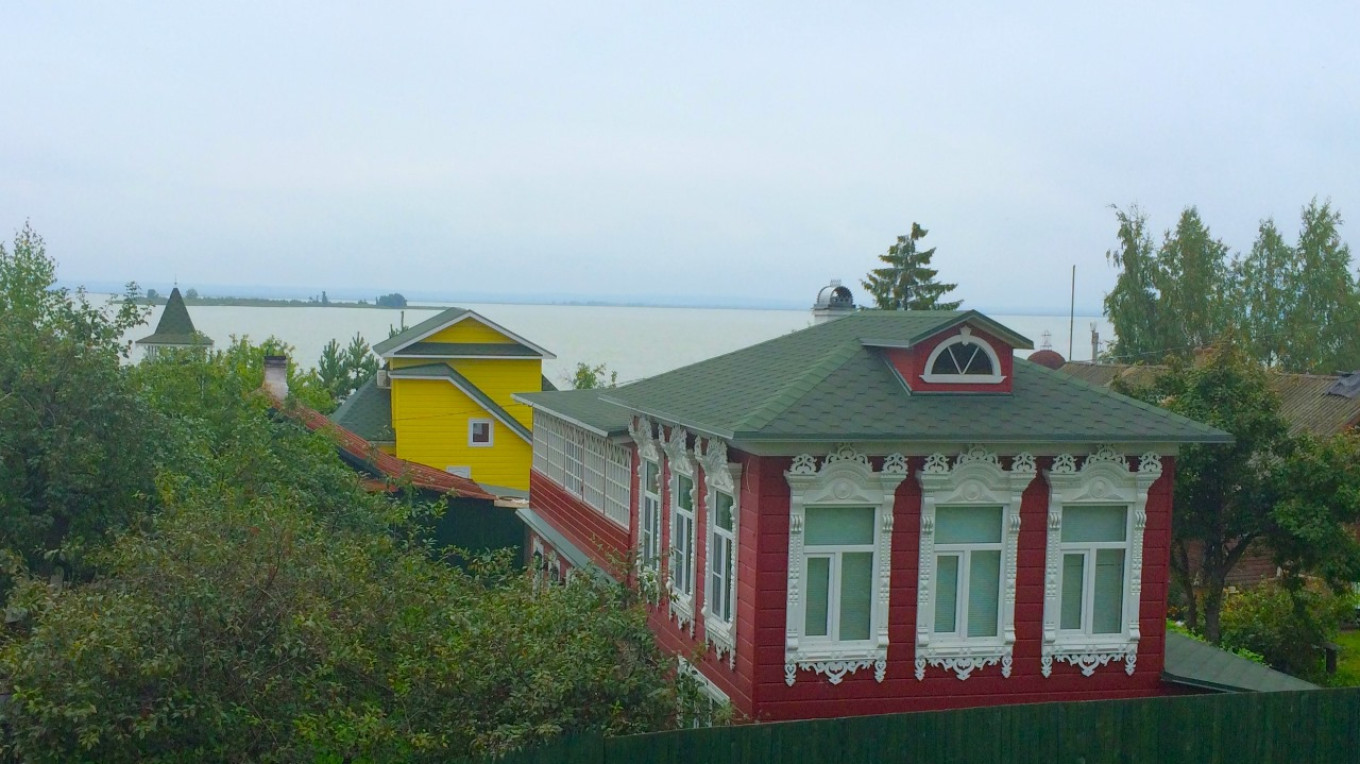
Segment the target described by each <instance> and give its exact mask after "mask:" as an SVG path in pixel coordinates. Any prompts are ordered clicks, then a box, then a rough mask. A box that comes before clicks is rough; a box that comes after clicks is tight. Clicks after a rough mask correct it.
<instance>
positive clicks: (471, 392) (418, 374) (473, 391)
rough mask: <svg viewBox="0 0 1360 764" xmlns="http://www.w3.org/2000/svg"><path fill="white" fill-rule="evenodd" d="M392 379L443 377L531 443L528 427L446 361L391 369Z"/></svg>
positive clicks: (531, 437) (532, 438)
mask: <svg viewBox="0 0 1360 764" xmlns="http://www.w3.org/2000/svg"><path fill="white" fill-rule="evenodd" d="M388 376H390V377H391V378H392V379H444V380H448V381H449V382H452V383H453V385H454V387H457V388H458V389H459V390H462V391H463V393H464V394H466V395H467V396H468V397H469V398H471V399H472V400H474V401H476V402H477V405H479V406H481V407H482V408H483V409H486V412H487V413H488V414H491V416H493V417H495V418H496V419H498V420H499V421H500V422H501V424H503V425H505V426H506V427H509V428H510V429H511V430H513V431H514V432H515V434H516V435H518V436H520V437H521V438H523V439H524V440H526V441H528V442H530V443H532V442H533V440H534V436H533V433H532V432H530V431H529V428H528V427H525V426H524V425H522V424H520V422H519V420H518V419H515V418H514V417H513V416H511V415H510V412H508V411H506V410H505V409H504V408H503V407H502V406H501V405H500V404H499V403H497V402H495V401H494V400H492V399H491V396H489V395H487V394H486V393H484V392H482V390H481V388H479V387H477V386H476V385H474V384H473V383H472V381H471V380H469V379H468V378H467V377H465V376H463V375H462V374H459V373H458V372H457V371H456V370H454V368H453V367H452V366H449V365H448V364H446V363H427V364H422V365H420V366H410V367H407V368H404V369H393V370H392V371H390V372H389V373H388Z"/></svg>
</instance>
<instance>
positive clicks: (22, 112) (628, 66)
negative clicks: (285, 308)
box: [0, 0, 1360, 313]
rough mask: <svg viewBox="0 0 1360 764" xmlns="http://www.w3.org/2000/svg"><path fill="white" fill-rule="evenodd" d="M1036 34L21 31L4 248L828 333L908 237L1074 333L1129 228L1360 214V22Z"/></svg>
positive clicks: (124, 23) (8, 111) (1265, 13)
mask: <svg viewBox="0 0 1360 764" xmlns="http://www.w3.org/2000/svg"><path fill="white" fill-rule="evenodd" d="M1031 5H1035V4H1021V3H999V2H997V3H969V2H957V1H956V2H947V3H929V4H925V3H907V2H901V1H900V0H899V1H898V2H863V3H853V4H835V3H826V2H816V3H810V2H795V1H791V0H781V1H780V2H768V3H765V2H762V3H731V2H721V3H708V2H687V3H683V4H681V3H673V4H667V6H668V7H663V6H662V4H659V3H624V2H619V3H597V2H584V1H581V0H578V1H577V2H571V3H543V4H537V3H535V4H527V3H519V2H506V1H504V0H502V1H500V2H494V3H466V2H428V3H426V2H385V3H370V4H363V6H364V7H359V4H354V3H337V2H324V3H323V2H310V3H301V2H284V1H281V0H271V2H268V3H252V2H236V3H220V2H219V3H211V4H209V3H197V2H182V3H166V2H154V3H153V2H121V3H51V2H28V1H26V0H18V1H16V0H7V1H6V2H5V3H3V4H2V5H0V32H2V33H3V42H0V93H3V96H4V116H3V118H0V226H3V232H4V234H5V236H4V238H5V239H9V238H11V237H10V236H9V233H10V232H11V231H13V230H14V229H17V228H18V227H20V226H21V225H22V224H23V222H24V220H26V219H27V220H31V222H32V224H33V226H34V227H35V228H36V229H37V230H38V231H39V232H40V233H41V234H42V235H43V236H44V237H45V238H46V240H47V244H48V252H49V254H51V255H53V256H54V257H55V258H56V259H57V260H58V262H59V275H60V277H61V278H63V279H64V280H67V281H75V282H85V283H95V282H108V281H113V282H123V281H126V280H129V279H135V280H138V281H140V282H142V283H143V284H150V285H156V284H166V283H169V282H170V281H171V280H172V279H174V278H178V280H179V283H180V285H181V286H199V287H200V290H201V291H202V290H203V288H204V287H207V286H211V285H238V284H239V285H253V284H261V285H281V286H287V287H296V288H297V290H298V292H299V293H302V294H309V293H313V292H317V291H319V290H321V289H330V290H332V293H335V292H339V291H342V290H344V289H346V288H358V289H359V292H360V293H364V292H365V290H366V291H369V292H372V293H373V294H377V293H379V292H385V291H389V290H393V289H395V290H398V291H405V292H413V293H419V292H439V291H443V292H448V293H453V294H457V293H460V292H473V291H475V292H479V293H486V292H492V293H502V294H545V295H546V294H551V295H562V294H568V295H578V296H581V297H590V298H601V297H603V298H610V297H614V298H624V297H632V296H639V295H659V296H669V297H672V298H675V297H686V296H706V297H710V298H717V299H720V300H723V301H727V302H743V301H770V300H777V301H784V302H789V303H792V304H794V305H798V306H801V305H803V304H810V302H811V300H812V298H813V296H814V295H815V294H816V292H817V289H818V288H819V287H821V286H822V285H824V284H825V283H826V282H827V281H828V280H829V279H831V278H841V279H844V280H845V281H846V282H847V283H852V282H853V283H854V286H858V283H857V281H858V278H859V277H861V276H862V275H863V274H864V272H865V271H866V270H867V269H869V268H870V267H873V265H874V264H875V256H876V255H877V254H879V253H881V252H883V251H884V250H885V249H886V248H887V246H888V245H889V244H891V243H892V241H893V240H894V239H895V237H896V236H897V235H898V234H902V233H906V232H907V231H908V230H909V229H910V227H911V223H912V221H913V220H915V221H919V222H920V223H921V224H922V225H923V226H925V227H926V228H928V229H929V230H930V236H929V237H927V239H926V240H925V241H926V243H927V244H933V245H935V246H936V247H938V252H937V254H936V259H935V262H936V265H937V266H938V268H939V270H940V275H941V278H942V279H944V280H947V281H957V282H958V283H959V288H958V290H957V293H956V295H957V296H959V297H962V298H964V299H965V301H966V302H965V306H967V307H977V308H981V309H985V310H992V311H997V312H1004V311H1008V310H1013V309H1026V310H1034V311H1040V312H1052V313H1062V312H1065V311H1066V308H1067V302H1068V289H1069V277H1070V269H1071V267H1072V266H1073V265H1074V264H1075V265H1076V266H1077V287H1078V299H1077V302H1078V305H1079V307H1081V306H1087V307H1090V308H1098V306H1099V304H1100V300H1101V298H1102V297H1103V295H1104V293H1105V292H1106V291H1108V289H1109V288H1110V286H1111V285H1112V283H1113V280H1114V271H1113V269H1111V268H1110V267H1109V266H1108V264H1107V263H1106V260H1105V251H1106V250H1107V249H1109V248H1111V247H1112V246H1113V245H1114V243H1115V231H1116V224H1115V220H1114V215H1113V213H1112V211H1111V210H1110V209H1109V205H1111V204H1117V205H1120V206H1125V205H1129V204H1133V203H1137V204H1139V205H1141V206H1142V207H1143V209H1144V210H1145V211H1147V212H1148V214H1149V215H1150V217H1151V222H1152V225H1153V227H1154V229H1156V230H1157V231H1159V232H1160V231H1161V230H1163V229H1165V228H1167V227H1170V226H1172V225H1174V223H1175V219H1176V217H1177V215H1178V214H1179V211H1180V210H1181V208H1182V207H1184V206H1185V205H1187V204H1196V205H1198V206H1199V208H1200V212H1201V214H1202V215H1203V217H1204V218H1205V220H1206V221H1207V222H1208V223H1209V225H1210V226H1211V228H1212V230H1213V232H1214V233H1215V234H1216V235H1218V236H1219V237H1221V238H1223V239H1224V240H1225V241H1227V242H1228V244H1229V245H1230V246H1231V247H1233V248H1234V249H1235V250H1245V249H1248V248H1249V247H1250V246H1251V242H1252V239H1253V238H1254V236H1255V233H1256V227H1257V225H1258V223H1259V221H1260V219H1262V218H1264V217H1268V216H1273V217H1275V218H1276V219H1277V221H1279V222H1280V224H1281V227H1282V229H1284V230H1285V231H1287V232H1289V234H1290V235H1291V237H1292V234H1293V233H1294V232H1296V230H1297V218H1298V214H1299V210H1300V208H1301V207H1302V206H1303V205H1304V204H1306V203H1307V202H1308V200H1309V199H1310V198H1312V197H1313V196H1315V195H1316V196H1319V197H1322V198H1328V197H1330V198H1331V200H1332V201H1333V203H1334V204H1335V205H1336V206H1337V207H1339V208H1340V210H1341V212H1342V213H1343V215H1346V216H1349V217H1350V218H1351V219H1354V216H1356V215H1360V45H1357V44H1356V35H1357V33H1360V4H1357V3H1356V2H1354V0H1348V1H1347V2H1330V3H1323V2H1319V3H1307V2H1305V3H1277V2H1270V3H1266V2H1255V1H1254V0H1234V1H1233V2H1222V3H1197V4H1193V5H1194V7H1190V6H1191V4H1189V3H1185V2H1165V3H1163V2H1139V3H1121V4H1117V5H1116V4H1112V3H1090V2H1070V3H1048V4H1045V7H1043V8H1037V9H1036V8H1029V7H1021V6H1031ZM1357 230H1360V228H1357V227H1356V225H1355V223H1351V225H1350V226H1348V227H1347V228H1345V229H1343V235H1344V237H1345V238H1346V239H1347V240H1348V241H1351V242H1353V243H1355V244H1357V245H1360V238H1357V235H1356V231H1357Z"/></svg>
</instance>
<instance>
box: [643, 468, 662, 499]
mask: <svg viewBox="0 0 1360 764" xmlns="http://www.w3.org/2000/svg"><path fill="white" fill-rule="evenodd" d="M642 470H643V477H642V490H644V491H646V492H647V493H656V494H659V493H661V468H660V467H658V466H657V464H656V462H643V463H642Z"/></svg>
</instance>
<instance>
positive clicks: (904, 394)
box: [520, 311, 1231, 443]
mask: <svg viewBox="0 0 1360 764" xmlns="http://www.w3.org/2000/svg"><path fill="white" fill-rule="evenodd" d="M961 323H971V324H974V325H976V326H978V327H980V328H984V329H986V330H987V331H989V332H993V333H995V334H997V335H998V336H1002V337H1004V338H1006V339H1007V340H1008V341H1010V342H1012V344H1013V345H1016V346H1020V347H1024V346H1027V345H1028V344H1029V343H1028V340H1025V339H1024V338H1023V337H1020V336H1019V335H1016V334H1014V333H1013V332H1011V331H1009V330H1007V329H1005V328H1004V327H999V325H997V324H996V323H995V322H993V321H991V320H990V319H987V318H986V317H985V316H982V315H981V314H978V313H976V312H975V311H863V312H860V313H855V314H852V315H849V316H846V317H844V318H840V319H837V320H835V321H831V322H828V323H825V324H819V325H817V326H813V327H810V328H808V329H804V330H802V331H798V332H794V333H792V334H787V335H784V336H782V337H777V338H775V339H772V340H768V341H766V342H763V343H760V344H758V345H754V346H751V347H748V348H745V349H742V350H737V351H735V352H732V353H728V354H726V355H722V356H718V357H716V358H712V359H709V360H706V361H701V362H699V363H696V364H693V365H691V366H687V367H684V368H681V369H676V370H675V371H671V372H667V373H665V374H660V375H657V376H655V377H651V378H649V379H645V380H641V381H639V382H635V383H633V384H630V385H626V386H624V387H620V388H616V389H610V390H605V391H602V392H601V393H600V398H601V400H602V401H604V402H607V403H614V404H616V405H618V406H621V407H623V408H625V409H628V410H631V411H637V412H640V413H644V414H648V415H651V416H653V417H656V418H658V419H661V420H663V421H668V422H674V423H677V424H682V425H684V426H685V427H688V428H690V429H692V430H695V431H699V432H705V433H708V434H710V435H715V436H718V437H721V438H725V439H729V440H735V441H748V442H755V441H804V442H806V441H850V440H854V441H873V440H879V441H902V440H914V441H928V442H959V443H1033V442H1084V443H1090V442H1106V441H1108V442H1124V443H1178V442H1226V441H1229V440H1231V438H1230V436H1229V435H1228V434H1227V433H1225V432H1222V431H1221V430H1217V429H1215V428H1212V427H1209V426H1207V425H1203V424H1200V423H1198V422H1194V421H1191V420H1189V419H1186V418H1185V417H1182V416H1179V415H1176V414H1173V413H1171V412H1168V411H1165V410H1163V409H1160V408H1157V407H1155V406H1152V405H1149V404H1146V403H1143V402H1141V401H1135V400H1133V399H1131V398H1128V397H1125V396H1122V395H1118V394H1116V393H1113V392H1111V391H1109V390H1106V389H1103V388H1099V387H1095V386H1092V385H1088V384H1084V383H1082V382H1080V381H1078V380H1075V379H1072V378H1071V377H1070V376H1067V375H1064V374H1060V373H1058V372H1054V371H1051V370H1049V369H1045V368H1043V367H1041V366H1039V365H1037V364H1032V363H1029V362H1027V361H1024V360H1022V359H1019V358H1017V359H1015V364H1014V372H1013V373H1014V380H1013V392H1012V393H1003V394H976V393H958V394H931V395H913V394H912V393H911V392H910V391H909V390H908V389H907V388H906V387H905V386H904V385H903V383H902V380H901V378H900V377H899V376H897V374H896V372H895V371H894V370H893V369H892V367H891V365H890V364H889V363H888V361H887V359H886V358H885V355H884V351H883V350H882V349H881V348H882V347H884V346H893V347H909V346H910V345H912V344H913V343H917V342H920V341H923V340H925V339H927V338H929V337H932V336H935V335H937V334H939V333H940V332H942V331H945V330H947V329H949V328H951V327H953V326H957V325H959V324H961ZM560 395H561V393H557V394H553V393H539V394H530V395H523V396H520V397H521V399H522V400H524V401H526V402H528V403H530V404H531V405H534V406H542V407H544V408H547V409H551V410H553V411H556V410H557V407H558V406H564V407H565V406H567V405H570V404H569V403H567V399H564V398H557V397H555V396H560Z"/></svg>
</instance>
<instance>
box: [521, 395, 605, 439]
mask: <svg viewBox="0 0 1360 764" xmlns="http://www.w3.org/2000/svg"><path fill="white" fill-rule="evenodd" d="M608 392H612V390H611V389H610V388H599V389H595V390H559V391H552V392H542V393H519V394H517V395H515V400H517V401H523V402H524V403H527V404H529V405H530V406H533V407H534V408H543V409H547V410H548V411H551V412H552V413H553V414H556V415H557V416H559V417H561V418H563V419H567V420H569V421H572V422H575V423H576V424H579V425H581V426H583V427H585V428H586V429H588V430H593V431H594V432H595V433H596V434H599V435H604V436H610V435H621V434H623V433H626V432H628V420H629V419H631V418H632V414H630V413H629V411H628V409H625V408H623V407H622V406H618V405H616V404H613V403H606V402H604V401H602V400H600V395H601V394H602V393H608Z"/></svg>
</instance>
